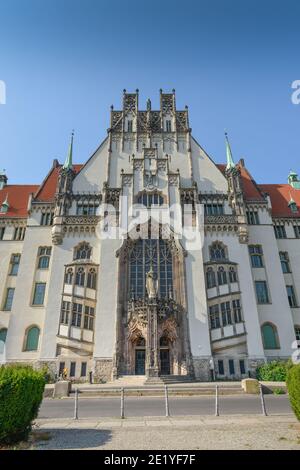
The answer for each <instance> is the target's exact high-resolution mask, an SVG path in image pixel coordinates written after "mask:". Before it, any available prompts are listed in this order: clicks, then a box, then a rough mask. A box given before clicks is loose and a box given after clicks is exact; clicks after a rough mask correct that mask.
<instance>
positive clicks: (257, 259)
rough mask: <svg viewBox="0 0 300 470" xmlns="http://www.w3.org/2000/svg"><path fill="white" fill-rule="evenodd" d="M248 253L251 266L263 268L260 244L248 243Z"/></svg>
mask: <svg viewBox="0 0 300 470" xmlns="http://www.w3.org/2000/svg"><path fill="white" fill-rule="evenodd" d="M248 249H249V254H250V259H251V266H252V268H263V266H264V263H263V250H262V246H261V245H249V247H248Z"/></svg>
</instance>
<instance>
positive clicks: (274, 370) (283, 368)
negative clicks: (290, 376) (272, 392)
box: [256, 361, 291, 382]
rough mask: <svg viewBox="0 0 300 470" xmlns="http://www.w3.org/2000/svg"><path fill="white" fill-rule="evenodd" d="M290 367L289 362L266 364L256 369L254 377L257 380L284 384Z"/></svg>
mask: <svg viewBox="0 0 300 470" xmlns="http://www.w3.org/2000/svg"><path fill="white" fill-rule="evenodd" d="M290 367H291V363H290V361H272V362H267V363H266V364H262V365H261V366H259V367H258V368H257V369H256V377H257V379H258V380H265V381H271V382H285V380H286V375H287V371H288V369H289V368H290Z"/></svg>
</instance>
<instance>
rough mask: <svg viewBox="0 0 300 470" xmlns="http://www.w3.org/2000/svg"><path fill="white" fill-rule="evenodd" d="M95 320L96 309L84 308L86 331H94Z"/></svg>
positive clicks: (84, 326)
mask: <svg viewBox="0 0 300 470" xmlns="http://www.w3.org/2000/svg"><path fill="white" fill-rule="evenodd" d="M94 318H95V309H94V308H93V307H89V306H88V305H86V306H85V308H84V323H83V328H84V329H86V330H93V329H94Z"/></svg>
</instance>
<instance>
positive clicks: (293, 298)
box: [286, 286, 297, 307]
mask: <svg viewBox="0 0 300 470" xmlns="http://www.w3.org/2000/svg"><path fill="white" fill-rule="evenodd" d="M286 291H287V296H288V301H289V304H290V307H297V301H296V295H295V290H294V286H286Z"/></svg>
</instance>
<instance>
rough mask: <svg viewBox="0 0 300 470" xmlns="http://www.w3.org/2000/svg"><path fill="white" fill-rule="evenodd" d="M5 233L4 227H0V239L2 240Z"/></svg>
mask: <svg viewBox="0 0 300 470" xmlns="http://www.w3.org/2000/svg"><path fill="white" fill-rule="evenodd" d="M4 234H5V227H0V240H3V238H4Z"/></svg>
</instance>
